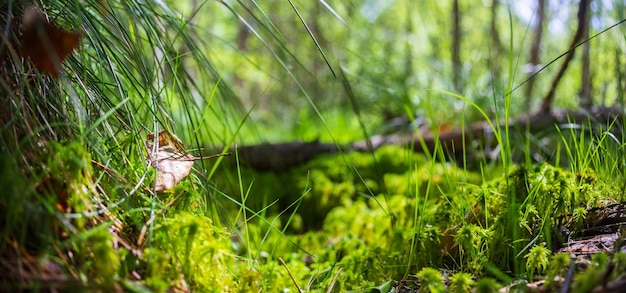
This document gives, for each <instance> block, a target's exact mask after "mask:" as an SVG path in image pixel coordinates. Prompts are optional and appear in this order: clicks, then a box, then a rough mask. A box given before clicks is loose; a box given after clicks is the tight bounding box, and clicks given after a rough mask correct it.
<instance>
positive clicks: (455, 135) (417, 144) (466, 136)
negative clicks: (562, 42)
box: [351, 107, 623, 153]
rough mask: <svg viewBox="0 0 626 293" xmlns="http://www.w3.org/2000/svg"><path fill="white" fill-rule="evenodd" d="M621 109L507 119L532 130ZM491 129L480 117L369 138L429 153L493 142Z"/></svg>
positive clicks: (514, 128) (614, 115)
mask: <svg viewBox="0 0 626 293" xmlns="http://www.w3.org/2000/svg"><path fill="white" fill-rule="evenodd" d="M622 116H623V115H622V111H621V110H620V109H618V108H606V107H593V108H591V109H578V110H562V109H560V110H552V111H549V112H543V111H536V112H531V113H527V114H524V115H521V116H519V117H517V118H515V119H512V120H510V121H509V122H508V127H509V130H510V131H511V132H517V133H522V134H524V133H526V132H528V133H530V134H535V133H538V132H541V131H545V130H550V129H556V127H557V126H559V125H564V124H572V123H575V124H582V125H587V124H588V123H589V122H590V121H591V122H594V123H602V124H606V123H611V122H613V121H614V120H615V119H618V118H622ZM506 124H507V123H506V122H504V121H503V122H500V123H493V125H494V127H495V126H499V127H500V128H501V129H504V127H505V126H506ZM494 131H495V130H494V129H492V128H491V126H490V125H489V123H488V122H486V121H480V122H476V123H473V124H471V125H470V126H469V127H467V128H465V129H453V130H450V131H446V132H442V133H439V134H438V135H435V134H432V133H427V134H423V135H422V137H421V138H420V135H419V134H414V135H412V136H406V135H375V136H373V137H372V138H371V139H370V140H371V143H372V146H373V147H374V148H378V147H381V146H383V145H388V144H393V145H404V146H411V147H412V148H413V150H414V151H415V152H419V153H423V152H430V153H432V152H433V151H434V150H435V146H437V145H441V146H442V147H443V149H444V150H446V151H448V152H454V151H455V150H456V151H457V152H460V151H462V150H463V147H464V146H465V147H466V146H468V145H469V144H470V143H472V142H473V141H476V140H480V141H493V142H495V139H494V138H493V137H494ZM351 148H352V149H354V150H357V151H367V149H368V148H367V144H366V141H359V142H355V143H353V144H352V145H351Z"/></svg>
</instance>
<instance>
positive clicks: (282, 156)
mask: <svg viewBox="0 0 626 293" xmlns="http://www.w3.org/2000/svg"><path fill="white" fill-rule="evenodd" d="M338 150H339V149H338V146H337V145H335V144H329V143H320V142H319V141H317V140H316V141H310V142H300V141H296V142H284V143H276V144H270V143H264V144H259V145H252V146H241V147H238V148H237V153H238V154H239V159H240V160H241V162H242V163H243V164H244V165H247V166H250V167H252V168H254V169H256V170H260V171H269V170H272V171H281V170H287V169H289V168H291V167H295V166H297V165H300V164H302V163H304V162H307V161H309V160H311V159H312V158H314V157H316V156H318V155H321V154H326V153H335V152H337V151H338Z"/></svg>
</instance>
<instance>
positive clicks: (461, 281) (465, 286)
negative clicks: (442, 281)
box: [450, 272, 476, 292]
mask: <svg viewBox="0 0 626 293" xmlns="http://www.w3.org/2000/svg"><path fill="white" fill-rule="evenodd" d="M475 283H476V282H475V281H474V279H473V278H472V275H471V274H468V273H464V272H458V273H455V274H453V275H452V276H450V288H451V289H452V291H454V292H469V291H471V290H472V288H474V284H475Z"/></svg>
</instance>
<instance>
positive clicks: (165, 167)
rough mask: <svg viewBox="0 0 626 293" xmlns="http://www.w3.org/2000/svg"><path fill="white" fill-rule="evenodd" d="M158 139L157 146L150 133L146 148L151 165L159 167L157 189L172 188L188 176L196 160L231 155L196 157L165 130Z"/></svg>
mask: <svg viewBox="0 0 626 293" xmlns="http://www.w3.org/2000/svg"><path fill="white" fill-rule="evenodd" d="M157 139H158V145H157V146H156V147H155V145H154V133H150V134H148V135H147V137H146V149H147V150H148V160H149V162H150V166H151V167H156V169H157V179H156V182H155V189H156V191H164V190H168V189H171V188H172V187H174V185H176V184H177V183H178V182H180V181H181V180H183V178H185V177H187V175H189V172H190V171H191V167H192V166H193V163H194V161H196V160H203V159H210V158H215V157H219V156H228V155H230V153H224V154H216V155H211V156H206V157H195V156H193V155H190V154H188V153H187V152H186V151H185V149H184V145H183V143H182V142H181V141H180V139H178V137H176V136H175V135H173V134H169V133H168V132H167V131H165V130H162V131H159V134H158V136H157Z"/></svg>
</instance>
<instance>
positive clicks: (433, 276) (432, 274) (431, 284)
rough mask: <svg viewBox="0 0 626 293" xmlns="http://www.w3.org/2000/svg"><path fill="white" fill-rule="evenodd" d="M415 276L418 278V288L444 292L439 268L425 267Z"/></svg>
mask: <svg viewBox="0 0 626 293" xmlns="http://www.w3.org/2000/svg"><path fill="white" fill-rule="evenodd" d="M415 276H416V277H417V278H418V279H419V280H420V284H421V288H420V289H423V290H424V292H433V293H435V292H446V287H445V286H444V285H443V277H442V276H441V272H439V270H437V269H434V268H429V267H426V268H423V269H422V270H420V271H419V272H418V273H417V274H416V275H415ZM420 291H421V290H420Z"/></svg>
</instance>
